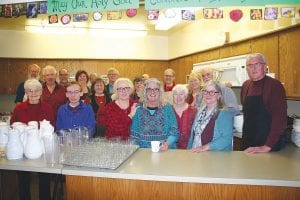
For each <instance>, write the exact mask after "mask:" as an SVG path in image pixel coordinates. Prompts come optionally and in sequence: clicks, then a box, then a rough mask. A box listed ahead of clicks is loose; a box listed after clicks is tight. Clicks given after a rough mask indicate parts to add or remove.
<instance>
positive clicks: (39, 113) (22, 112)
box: [10, 101, 55, 126]
mask: <svg viewBox="0 0 300 200" xmlns="http://www.w3.org/2000/svg"><path fill="white" fill-rule="evenodd" d="M44 119H45V120H48V121H50V123H51V124H52V126H54V125H55V119H54V112H53V109H52V107H51V106H50V105H49V104H47V103H45V102H40V103H38V104H30V103H29V102H28V101H26V102H23V103H20V104H18V105H16V107H15V109H14V111H13V114H12V116H11V119H10V124H12V123H14V122H23V123H26V124H27V123H28V122H30V121H43V120H44Z"/></svg>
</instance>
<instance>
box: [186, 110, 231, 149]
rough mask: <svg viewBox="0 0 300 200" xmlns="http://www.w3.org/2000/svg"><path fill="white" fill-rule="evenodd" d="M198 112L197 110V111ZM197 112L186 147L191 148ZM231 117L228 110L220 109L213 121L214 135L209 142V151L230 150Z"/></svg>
mask: <svg viewBox="0 0 300 200" xmlns="http://www.w3.org/2000/svg"><path fill="white" fill-rule="evenodd" d="M198 112H199V111H198ZM197 116H198V113H197V114H196V117H195V120H194V123H193V126H192V129H191V136H190V139H189V143H188V147H187V149H191V148H192V146H193V141H194V134H193V131H192V130H193V129H194V125H195V121H196V119H197ZM232 127H233V118H232V115H231V113H230V112H229V111H228V110H224V109H222V110H220V113H219V115H218V118H217V119H216V122H215V127H214V136H213V139H212V141H211V142H209V143H208V144H209V150H210V151H232V130H233V128H232Z"/></svg>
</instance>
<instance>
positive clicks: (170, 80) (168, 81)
mask: <svg viewBox="0 0 300 200" xmlns="http://www.w3.org/2000/svg"><path fill="white" fill-rule="evenodd" d="M175 85H176V83H175V71H174V70H173V69H171V68H168V69H166V70H165V71H164V93H163V98H164V100H165V101H166V102H168V103H170V104H173V94H172V89H173V87H174V86H175Z"/></svg>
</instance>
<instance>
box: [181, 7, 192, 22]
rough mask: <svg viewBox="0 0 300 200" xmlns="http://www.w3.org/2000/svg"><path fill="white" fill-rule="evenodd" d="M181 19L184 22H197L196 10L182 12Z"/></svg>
mask: <svg viewBox="0 0 300 200" xmlns="http://www.w3.org/2000/svg"><path fill="white" fill-rule="evenodd" d="M181 18H182V20H195V10H192V9H187V10H181Z"/></svg>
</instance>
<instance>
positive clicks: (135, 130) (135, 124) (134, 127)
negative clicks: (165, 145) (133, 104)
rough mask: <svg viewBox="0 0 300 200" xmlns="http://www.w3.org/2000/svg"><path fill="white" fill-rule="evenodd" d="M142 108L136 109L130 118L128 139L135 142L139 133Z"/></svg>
mask: <svg viewBox="0 0 300 200" xmlns="http://www.w3.org/2000/svg"><path fill="white" fill-rule="evenodd" d="M141 109H142V108H137V110H136V113H135V115H134V116H133V118H132V123H131V128H130V138H131V139H133V140H137V139H138V136H139V134H140V132H141V126H140V123H141V122H140V117H139V116H140V112H141Z"/></svg>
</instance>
